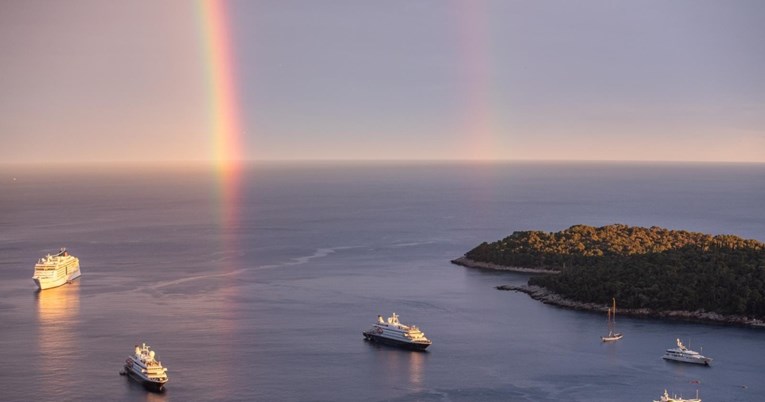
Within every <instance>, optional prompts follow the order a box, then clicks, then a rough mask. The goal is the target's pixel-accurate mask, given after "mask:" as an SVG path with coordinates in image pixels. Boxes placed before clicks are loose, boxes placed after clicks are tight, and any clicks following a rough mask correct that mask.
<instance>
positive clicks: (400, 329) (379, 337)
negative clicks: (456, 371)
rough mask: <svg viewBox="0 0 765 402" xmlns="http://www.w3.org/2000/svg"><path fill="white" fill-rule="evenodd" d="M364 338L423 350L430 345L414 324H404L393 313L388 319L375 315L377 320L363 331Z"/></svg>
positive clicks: (428, 340)
mask: <svg viewBox="0 0 765 402" xmlns="http://www.w3.org/2000/svg"><path fill="white" fill-rule="evenodd" d="M363 334H364V339H366V340H368V341H371V342H379V343H384V344H388V345H395V346H401V347H404V348H407V349H415V350H425V348H427V347H428V346H430V344H431V342H430V339H428V338H426V337H425V334H424V333H422V331H420V329H419V328H417V327H415V326H414V325H404V324H402V323H400V322H399V321H398V315H397V314H396V313H393V315H392V316H390V317H388V320H387V321H386V320H383V318H382V316H381V315H378V316H377V322H376V323H374V324H373V325H372V328H370V329H368V330H366V331H364V332H363Z"/></svg>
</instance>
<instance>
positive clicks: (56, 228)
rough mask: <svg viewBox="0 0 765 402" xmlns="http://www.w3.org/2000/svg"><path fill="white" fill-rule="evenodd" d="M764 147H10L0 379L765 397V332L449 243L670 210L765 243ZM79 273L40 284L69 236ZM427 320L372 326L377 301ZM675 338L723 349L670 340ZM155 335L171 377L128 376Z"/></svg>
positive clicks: (290, 390)
mask: <svg viewBox="0 0 765 402" xmlns="http://www.w3.org/2000/svg"><path fill="white" fill-rule="evenodd" d="M764 205H765V165H761V164H760V165H757V164H751V165H748V164H730V165H725V164H708V165H704V164H638V163H635V164H609V163H496V164H490V163H487V164H471V163H392V162H391V163H368V164H361V163H350V162H349V163H295V164H288V163H270V164H265V163H264V164H255V165H251V166H248V167H247V168H246V169H245V170H244V171H243V172H241V174H240V175H238V176H235V175H231V176H229V177H225V178H224V177H221V175H220V174H219V173H217V172H216V171H214V170H209V169H205V168H202V167H136V166H127V165H125V166H117V167H107V166H49V167H34V166H25V165H4V166H0V356H1V357H2V363H0V400H3V401H30V400H35V401H74V400H77V401H80V400H86V401H88V400H93V401H97V400H98V401H106V400H109V401H143V400H146V401H205V400H219V401H229V400H230V401H245V400H247V401H249V400H254V401H535V402H538V401H644V402H645V401H651V400H653V399H657V398H658V397H659V395H660V394H661V393H662V392H663V391H664V389H668V390H669V392H670V393H677V394H682V395H684V396H686V397H690V396H693V395H695V393H696V390H698V391H699V395H700V396H701V397H702V398H703V400H704V401H705V402H715V401H762V400H765V381H763V378H764V377H763V375H764V373H765V358H764V357H765V330H756V329H749V328H739V327H725V326H719V325H706V324H698V323H687V322H674V321H663V320H653V319H633V318H627V317H619V316H617V327H618V329H619V331H621V332H624V333H625V337H624V339H622V340H621V341H619V342H617V343H613V344H602V343H601V342H600V338H599V337H600V336H601V335H603V334H604V332H605V331H606V317H605V316H601V315H600V314H595V313H588V312H579V311H571V310H566V309H562V308H558V307H553V306H548V305H544V304H542V303H539V302H537V301H534V300H532V299H530V298H529V297H528V296H527V295H525V294H521V293H515V292H506V291H498V290H495V289H494V287H495V286H497V285H500V284H506V283H516V284H520V283H524V282H525V281H526V280H527V278H528V276H527V275H524V274H516V273H507V272H494V271H483V270H475V269H468V268H464V267H461V266H457V265H453V264H451V263H450V262H449V260H450V259H453V258H456V257H459V256H461V255H462V254H464V253H465V252H466V251H468V250H470V249H471V248H472V247H474V246H476V245H477V244H479V243H481V242H482V241H494V240H497V239H499V238H502V237H504V236H507V235H509V234H511V233H512V232H513V231H516V230H531V229H540V230H547V231H557V230H561V229H564V228H567V227H568V226H570V225H574V224H587V225H593V226H600V225H607V224H612V223H623V224H628V225H641V226H653V225H657V226H662V227H666V228H671V229H685V230H690V231H699V232H705V233H711V234H735V235H739V236H742V237H744V238H753V239H757V240H760V241H764V240H765V213H763V211H764V210H763V206H764ZM63 246H65V247H67V248H68V249H69V250H70V252H71V253H72V254H73V255H75V256H77V257H79V258H80V263H81V267H82V277H81V278H80V279H78V280H76V281H75V282H74V283H72V284H70V285H65V286H62V287H60V288H56V289H51V290H46V291H43V292H38V291H36V289H35V285H34V283H33V282H32V280H31V277H32V273H33V267H34V264H35V262H36V260H37V259H38V258H39V257H41V256H43V255H45V254H46V253H49V252H54V251H56V250H57V249H58V248H59V247H63ZM392 312H396V313H398V314H399V315H400V317H401V320H402V322H404V323H408V324H416V325H417V326H419V327H420V328H422V329H423V331H424V332H425V334H426V335H427V336H428V337H429V338H430V339H432V341H433V345H432V346H431V347H430V348H429V349H428V351H427V352H425V353H419V352H410V351H405V350H399V349H395V348H390V347H384V346H378V345H375V344H370V343H368V342H365V341H364V340H363V338H362V335H361V332H362V331H363V330H365V329H367V328H369V327H370V326H371V324H372V323H373V322H374V320H375V319H376V317H377V315H378V314H381V315H384V316H388V315H390V314H391V313H392ZM675 338H681V339H683V340H684V341H685V343H686V344H690V345H691V347H692V348H693V349H696V350H699V349H702V350H703V353H704V354H706V355H708V356H710V357H712V358H713V359H714V362H713V365H712V367H711V368H706V367H698V366H690V365H682V364H676V363H670V362H666V361H663V360H662V359H661V355H662V354H663V352H664V350H665V349H667V348H670V347H673V346H674V343H675ZM141 342H145V343H147V344H149V345H151V346H152V347H153V348H154V349H155V350H156V352H157V356H158V358H159V360H161V361H162V363H163V364H164V365H165V366H166V367H168V369H169V371H168V374H169V377H170V382H169V383H168V385H167V391H166V392H165V393H163V394H154V393H149V392H147V391H145V390H144V389H143V388H141V386H139V385H137V384H135V383H133V382H132V381H130V380H128V379H127V378H126V377H123V376H120V375H118V372H119V371H120V369H121V367H122V363H123V362H124V360H125V358H126V357H127V355H128V354H130V353H131V352H132V350H133V348H134V345H135V344H138V343H141Z"/></svg>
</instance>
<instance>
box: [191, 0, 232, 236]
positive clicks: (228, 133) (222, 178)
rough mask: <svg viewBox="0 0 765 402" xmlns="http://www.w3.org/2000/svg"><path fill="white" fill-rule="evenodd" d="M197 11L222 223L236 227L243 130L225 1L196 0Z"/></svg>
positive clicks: (225, 225)
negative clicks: (206, 80) (207, 90)
mask: <svg viewBox="0 0 765 402" xmlns="http://www.w3.org/2000/svg"><path fill="white" fill-rule="evenodd" d="M198 6H199V7H198V10H199V17H200V25H201V28H202V29H201V31H202V42H203V46H204V56H205V61H206V63H205V67H206V77H207V78H208V88H209V98H210V110H211V116H210V122H211V132H212V139H213V149H214V154H213V160H214V163H215V167H216V170H217V174H218V177H219V181H218V183H219V185H220V194H221V203H222V208H221V215H222V216H221V220H222V224H223V226H224V228H225V227H229V228H230V227H232V226H234V225H235V224H236V220H237V212H236V211H237V210H238V208H237V207H236V206H237V205H238V198H239V192H240V187H241V169H242V153H241V152H242V151H241V149H242V126H241V120H240V117H239V100H238V94H237V91H236V89H237V87H236V82H237V74H236V63H235V60H234V53H233V43H232V42H233V41H232V37H231V32H230V30H229V29H228V28H229V27H230V24H229V13H228V11H229V10H228V7H227V3H226V2H225V1H216V0H199V1H198Z"/></svg>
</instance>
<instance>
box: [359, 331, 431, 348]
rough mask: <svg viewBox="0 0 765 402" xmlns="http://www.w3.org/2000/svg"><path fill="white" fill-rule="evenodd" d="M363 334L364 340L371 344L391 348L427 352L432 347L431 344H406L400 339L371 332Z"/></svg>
mask: <svg viewBox="0 0 765 402" xmlns="http://www.w3.org/2000/svg"><path fill="white" fill-rule="evenodd" d="M363 334H364V339H366V340H368V341H370V342H376V343H382V344H384V345H390V346H398V347H401V348H405V349H411V350H425V349H426V348H427V347H428V346H430V343H418V342H406V341H401V340H398V339H391V338H388V337H385V336H380V335H376V334H372V333H369V332H363Z"/></svg>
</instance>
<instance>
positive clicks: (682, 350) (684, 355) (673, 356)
mask: <svg viewBox="0 0 765 402" xmlns="http://www.w3.org/2000/svg"><path fill="white" fill-rule="evenodd" d="M662 358H663V359H666V360H674V361H677V362H682V363H692V364H702V365H705V366H709V364H710V363H711V362H712V359H711V358H709V357H706V356H703V355H701V353H699V352H696V351H693V350H690V349H688V348H686V347H685V345H683V343H682V342H680V339H679V338H678V339H677V347H676V348H672V349H667V352H666V353H664V356H662Z"/></svg>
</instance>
